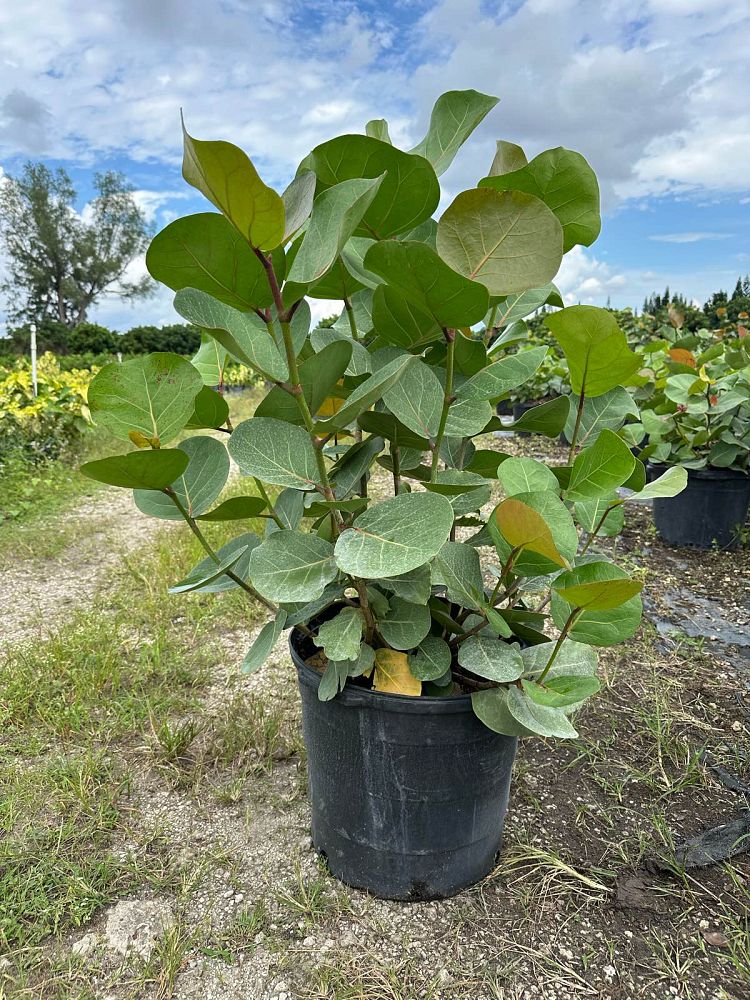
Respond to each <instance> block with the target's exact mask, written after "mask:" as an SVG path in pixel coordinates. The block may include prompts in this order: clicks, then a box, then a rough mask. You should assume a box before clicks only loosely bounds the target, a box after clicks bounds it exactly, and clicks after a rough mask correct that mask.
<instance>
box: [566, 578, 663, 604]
mask: <svg viewBox="0 0 750 1000" xmlns="http://www.w3.org/2000/svg"><path fill="white" fill-rule="evenodd" d="M554 590H555V592H556V593H557V594H559V595H560V597H562V599H563V600H564V601H567V602H568V604H570V606H571V607H573V608H585V609H587V610H589V611H611V610H612V609H613V608H619V607H620V606H621V605H622V604H624V603H625V602H626V601H629V600H630V599H631V597H635V595H636V594H640V592H641V591H642V590H643V584H642V583H641V581H640V580H631V579H630V578H629V577H625V578H623V579H621V580H598V581H594V582H592V583H577V584H573V585H572V586H569V585H567V584H566V583H565V582H564V581H561V580H560V578H558V579H557V581H556V582H555V585H554Z"/></svg>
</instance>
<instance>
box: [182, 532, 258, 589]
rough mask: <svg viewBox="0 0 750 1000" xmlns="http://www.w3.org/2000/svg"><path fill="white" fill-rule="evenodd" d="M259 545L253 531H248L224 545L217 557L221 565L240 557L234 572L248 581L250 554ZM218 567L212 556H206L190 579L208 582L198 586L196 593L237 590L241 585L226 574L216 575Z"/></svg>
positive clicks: (192, 572)
mask: <svg viewBox="0 0 750 1000" xmlns="http://www.w3.org/2000/svg"><path fill="white" fill-rule="evenodd" d="M258 545H260V539H259V538H258V536H257V535H256V534H255V533H254V532H252V531H246V532H243V534H241V535H239V536H238V537H237V538H233V539H232V540H231V542H227V544H226V545H222V547H221V548H220V549H219V550H218V551H217V553H216V556H217V558H218V560H219V563H221V564H224V563H228V562H232V561H233V559H234V557H235V556H239V558H238V559H237V561H236V562H234V563H233V565H232V567H231V568H232V572H233V573H234V574H235V576H238V577H239V578H240V579H241V580H247V574H248V564H249V562H250V554H251V553H252V551H253V549H255V548H256V547H257V546H258ZM216 565H217V564H216V561H215V560H214V559H212V558H211V556H206V558H205V559H202V560H201V561H200V562H199V563H198V565H197V566H195V567H194V568H193V569H192V570H191V571H190V577H195V578H196V579H197V578H203V579H205V580H207V581H208V582H206V583H203V584H200V585H199V586H196V587H195V588H194V589H195V590H196V591H200V592H201V593H202V594H221V593H224V592H225V591H227V590H237V588H238V587H239V584H238V583H235V581H234V580H232V579H231V578H230V577H228V576H227V575H226V573H224V574H221V573H220V574H218V575H216V574H215V573H214V569H215V567H216Z"/></svg>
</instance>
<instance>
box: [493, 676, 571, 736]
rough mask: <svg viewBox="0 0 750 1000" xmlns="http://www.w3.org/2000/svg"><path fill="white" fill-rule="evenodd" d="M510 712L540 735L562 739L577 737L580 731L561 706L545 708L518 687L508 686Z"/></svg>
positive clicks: (526, 727) (527, 727)
mask: <svg viewBox="0 0 750 1000" xmlns="http://www.w3.org/2000/svg"><path fill="white" fill-rule="evenodd" d="M506 704H507V706H508V712H509V713H510V714H511V716H512V717H513V718H514V719H515V720H516V722H518V723H519V724H520V725H522V726H523V727H524V728H525V729H529V730H530V731H531V732H532V733H537V734H538V735H539V736H557V737H559V738H561V739H575V737H576V736H578V733H577V732H576V730H575V729H574V728H573V726H572V725H571V724H570V721H569V719H568V717H567V715H566V714H565V712H563V710H562V709H561V708H545V707H544V706H543V705H537V704H536V702H533V701H532V700H531V699H530V698H528V697H527V696H526V694H525V693H524V692H523V691H520V690H519V689H518V688H517V687H511V688H508V696H507V702H506Z"/></svg>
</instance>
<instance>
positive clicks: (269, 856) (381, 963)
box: [0, 438, 750, 1000]
mask: <svg viewBox="0 0 750 1000" xmlns="http://www.w3.org/2000/svg"><path fill="white" fill-rule="evenodd" d="M494 446H496V447H499V448H502V450H508V451H513V452H515V453H524V454H531V455H542V454H547V455H549V454H553V455H556V454H557V452H556V448H555V446H554V445H549V444H547V443H546V442H544V440H543V439H540V438H530V439H525V440H519V439H517V438H514V439H510V438H502V439H495V444H494ZM560 458H561V459H562V452H560ZM128 503H129V498H127V497H125V498H124V499H123V498H122V496H119V497H115V496H114V495H113V498H112V501H111V503H110V505H109V506H108V510H107V512H106V513H105V515H104V516H103V517H101V518H100V516H99V514H96V515H94V516H92V517H90V516H89V513H88V511H86V510H85V509H84V510H82V511H80V512H79V515H78V516H80V518H81V535H80V542H79V541H77V542H76V543H75V544H74V545H71V546H70V547H69V548H67V549H65V550H64V551H63V552H62V553H61V554H60V555H59V556H58V557H57V558H56V559H55V560H54V562H52V563H50V564H48V565H40V564H39V563H38V562H35V563H33V564H29V565H24V564H23V563H21V564H20V565H19V566H17V567H15V568H14V569H13V570H11V572H10V575H7V574H6V576H5V578H4V580H3V583H2V593H1V594H0V606H2V608H3V615H4V620H3V637H4V641H5V642H6V643H7V644H8V645H9V646H15V645H16V644H18V643H20V641H21V640H22V639H25V638H27V637H28V636H29V635H34V636H37V635H40V632H39V629H40V628H41V625H40V624H35V625H33V626H30V627H29V626H27V625H25V624H24V621H25V616H24V607H25V606H26V605H27V604H29V603H30V604H31V605H32V606H34V607H37V608H38V609H39V613H40V617H39V618H38V619H37V622H38V623H39V622H43V627H44V629H45V631H48V632H52V631H54V629H55V628H56V627H57V626H58V624H59V623H60V622H61V621H62V620H63V619H64V618H65V617H66V615H67V614H68V609H69V607H70V604H71V602H73V603H74V604H76V605H77V606H80V605H81V604H84V603H86V602H96V600H98V599H100V597H98V596H97V595H100V594H101V591H102V588H104V587H106V586H111V585H114V584H110V582H109V580H110V577H109V576H106V575H100V574H107V573H108V572H109V570H108V569H107V566H108V563H107V560H106V559H103V558H102V555H101V552H102V549H103V547H104V546H103V542H104V541H106V550H107V551H108V552H113V553H117V552H122V551H127V549H128V545H129V544H130V542H131V541H132V540H133V538H135V537H137V538H138V539H139V540H140V542H141V544H143V542H144V538H145V536H144V535H140V534H139V535H137V536H134V535H133V527H132V526H133V524H135V525H138V531H139V532H140V531H144V532H148V531H151V530H153V529H152V525H153V522H148V521H145V520H144V519H142V518H141V519H139V520H137V521H131V519H130V518H129V516H127V504H128ZM169 530H171V529H169ZM169 544H170V546H173V545H176V543H173V542H171V541H170V543H169ZM612 544H613V543H611V542H608V541H607V542H604V543H603V546H604V548H605V549H606V548H607V547H609V546H611V545H612ZM614 544H616V545H617V549H618V557H619V559H620V560H621V562H623V563H624V564H625V565H626V566H627V567H628V568H629V569H631V570H632V571H633V572H637V573H640V574H642V576H643V578H644V579H645V596H646V608H647V611H646V615H645V617H644V623H643V625H642V627H641V629H640V631H639V633H638V635H637V636H636V637H635V638H634V639H633V640H631V641H629V642H628V643H626V644H624V645H623V646H620V647H615V648H614V649H611V650H604V651H603V655H602V657H601V671H600V672H601V679H602V684H603V689H602V692H601V694H600V695H599V696H598V697H597V698H595V699H593V700H592V702H591V703H590V704H589V705H588V706H587V707H586V708H585V709H584V710H583V711H582V712H581V713H580V715H579V716H578V717H577V723H576V725H577V728H578V729H579V732H580V737H579V738H578V739H577V740H574V741H569V742H546V741H543V740H535V741H525V742H523V743H522V745H521V747H520V749H519V754H518V758H517V762H516V765H515V769H514V779H513V787H512V791H511V802H510V807H509V812H508V819H507V822H506V828H505V835H504V849H503V853H502V856H501V858H500V862H499V865H498V867H497V869H496V870H495V871H494V872H493V873H492V874H491V875H490V876H489V877H488V878H487V879H486V880H485V881H484V882H483V883H482V884H481V885H478V886H476V887H475V888H473V889H470V890H468V891H466V892H463V893H461V894H459V895H458V896H456V897H454V898H453V899H450V900H446V901H444V902H432V903H414V904H399V903H391V902H385V901H380V900H376V899H374V898H371V897H368V896H367V895H366V894H364V893H361V892H359V891H355V890H351V889H348V888H346V887H345V886H343V885H341V884H340V883H338V882H337V881H335V880H334V879H332V878H331V877H330V876H329V875H328V874H327V873H326V870H325V868H324V866H323V865H322V863H321V862H320V861H319V860H318V859H317V858H316V856H315V854H314V852H313V851H312V849H311V843H310V839H309V810H308V805H307V801H306V763H305V753H304V747H303V745H302V742H301V737H300V725H299V722H300V720H299V700H298V695H297V692H296V680H295V677H294V671H293V667H292V664H291V661H290V659H289V656H288V653H287V651H286V648H285V645H284V642H283V641H282V642H280V643H279V645H278V646H277V648H276V650H275V652H274V654H273V656H272V658H271V660H270V661H269V663H267V664H266V667H265V668H264V669H263V670H262V671H261V672H260V673H259V674H256V675H253V676H251V677H245V676H243V675H241V674H240V673H239V671H238V669H237V666H236V664H237V662H238V660H240V659H241V656H242V653H243V652H244V649H245V648H246V647H247V643H248V640H249V639H250V638H251V635H252V633H253V632H254V631H256V630H257V629H258V628H259V627H260V625H261V624H262V620H261V618H260V617H259V616H258V617H257V618H256V619H255V620H254V621H248V620H247V619H245V620H241V621H240V623H239V624H236V625H235V626H232V624H231V621H232V619H231V616H229V617H228V616H227V615H222V616H219V617H217V618H216V620H215V621H214V620H212V619H206V620H204V618H201V619H200V627H199V625H198V624H196V622H197V621H198V619H196V618H190V615H191V614H193V615H197V614H198V611H196V610H195V609H201V610H200V613H201V615H206V614H208V612H205V611H203V610H202V608H203V602H205V601H206V600H207V599H206V598H202V599H198V600H197V601H194V602H193V604H192V605H189V607H190V608H192V609H193V610H192V611H189V612H182V611H177V610H171V611H170V612H169V613H170V614H171V615H172V620H173V621H174V623H175V625H174V627H175V628H182V627H183V626H184V627H187V628H188V629H192V630H193V633H194V635H195V641H197V640H198V638H199V639H200V643H201V647H202V648H205V646H206V644H208V645H209V647H210V656H209V657H208V660H209V668H208V670H207V671H206V670H205V667H204V666H202V667H201V671H202V673H201V677H200V682H198V680H195V684H194V697H193V700H192V702H191V703H190V706H189V707H188V709H185V708H184V707H182V708H180V710H179V711H175V712H173V713H172V714H171V715H170V716H168V717H167V719H166V720H165V721H164V722H162V723H160V722H159V720H158V719H155V718H154V716H153V714H151V715H150V717H149V718H148V721H147V722H139V723H137V724H134V725H133V726H132V731H131V732H128V731H125V730H118V732H117V733H112V734H107V733H104V734H102V733H101V732H100V731H97V735H96V737H95V739H94V743H95V744H96V747H97V748H103V750H104V752H105V753H106V754H107V756H108V759H110V758H111V759H114V760H115V763H116V770H117V772H118V773H124V772H127V776H128V777H127V783H126V784H125V786H124V788H123V791H122V794H121V796H120V798H119V799H118V803H117V818H116V819H114V820H113V821H112V824H111V827H110V828H108V832H107V833H106V836H105V837H103V840H102V844H103V846H102V847H98V848H97V849H102V850H106V851H107V852H108V857H113V858H115V859H116V860H117V861H118V862H119V863H121V864H127V865H128V866H130V867H129V868H128V870H129V871H131V870H132V869H134V868H137V869H138V871H141V872H148V873H149V874H148V877H146V876H145V875H144V876H139V877H138V878H130V879H129V880H128V881H127V882H126V884H125V891H121V890H120V889H119V888H118V886H117V884H115V885H114V886H112V887H111V888H110V890H109V891H108V892H107V893H103V894H102V899H101V905H98V906H96V907H93V908H92V911H91V912H90V913H88V912H87V914H86V916H85V919H76V918H75V917H74V916H73V917H71V916H70V915H69V914H67V911H65V912H66V914H67V915H66V917H65V919H62V920H61V921H60V923H59V926H58V929H57V931H56V933H53V934H52V935H49V936H46V937H43V938H42V939H41V940H40V941H39V943H38V944H35V945H34V946H33V947H31V946H27V947H24V946H23V945H16V946H15V947H12V948H8V949H7V953H6V955H5V957H3V958H0V998H2V1000H4V998H5V997H8V998H10V997H23V998H29V1000H31V998H34V1000H36V998H39V1000H41V998H44V1000H47V998H48V997H51V998H57V997H65V998H76V1000H87V998H94V997H96V998H108V1000H110V998H111V1000H125V998H162V997H175V998H179V1000H213V998H217V1000H218V998H227V1000H240V998H241V1000H306V998H335V1000H381V998H382V1000H417V998H428V1000H448V998H451V1000H453V998H467V1000H527V998H528V1000H532V998H533V1000H537V998H543V1000H564V998H569V997H588V996H591V997H593V996H600V997H606V998H621V997H623V998H624V997H634V998H646V1000H665V998H668V997H684V998H694V1000H743V998H748V997H750V926H749V923H748V920H749V916H748V914H749V913H750V853H747V854H741V853H739V854H737V855H736V856H735V857H734V858H733V859H732V860H731V861H728V862H723V863H719V864H712V865H708V866H706V867H701V868H685V867H683V866H682V865H681V864H680V862H679V860H676V857H677V858H678V857H679V844H680V842H681V841H683V840H684V839H685V838H690V837H693V836H696V835H698V834H700V833H701V832H702V831H704V830H706V829H710V828H712V827H716V826H719V825H721V824H726V823H727V822H729V821H731V820H734V819H737V818H738V817H741V816H742V814H743V811H744V810H747V809H748V808H750V794H749V793H748V789H747V786H748V785H750V764H749V761H750V685H749V683H748V682H749V680H750V677H749V675H748V655H750V645H748V642H749V640H748V635H747V623H748V620H750V606H749V604H748V593H749V592H750V551H748V550H747V549H745V550H743V551H741V552H737V553H732V554H730V555H727V554H724V553H714V552H691V551H689V550H677V549H669V548H668V547H666V546H664V545H663V544H662V543H661V542H660V541H659V539H658V538H657V537H656V535H655V532H654V530H653V528H652V525H651V515H650V511H649V510H648V509H641V510H638V511H635V512H632V511H631V512H630V514H629V518H628V522H627V527H626V530H625V532H624V535H623V536H622V537H621V539H620V540H619V541H617V542H616V543H614ZM174 552H175V553H176V552H177V550H176V549H174ZM113 558H119V557H113ZM174 558H175V559H177V558H178V555H177V554H175V556H174ZM110 568H111V567H110ZM136 569H137V571H138V572H141V573H143V572H144V570H143V568H140V569H138V568H137V567H136ZM52 576H54V577H55V579H56V580H57V581H58V582H59V586H57V585H56V587H55V588H54V589H52V590H50V589H45V590H44V597H43V598H42V596H41V588H40V589H39V590H36V589H35V587H36V586H37V585H36V584H35V581H37V580H39V579H42V578H44V579H47V580H49V579H50V577H52ZM22 605H23V607H22ZM96 607H97V605H96V604H95V603H94V610H96ZM177 607H179V605H176V604H175V605H174V606H173V605H170V608H177ZM230 610H231V609H230ZM181 616H182V617H181ZM183 617H184V618H185V622H183ZM147 620H148V619H147V618H146V617H144V619H143V621H140V622H139V625H138V628H139V629H140V632H139V635H140V636H141V637H143V636H144V635H148V625H147ZM144 622H146V624H144ZM185 623H186V624H185ZM133 627H134V628H135V626H133ZM29 628H31V631H29ZM125 641H126V640H123V639H122V638H118V639H117V642H120V643H122V642H125ZM191 641H192V640H191ZM118 648H119V647H118ZM196 648H197V647H196ZM189 659H190V658H189V657H188V661H189ZM50 669H54V665H53V664H52V663H51V664H50ZM196 669H197V668H196ZM11 721H12V720H11ZM165 725H166V728H165ZM69 739H70V736H69V735H68V736H63V737H61V739H60V741H59V742H58V743H55V744H53V743H51V742H50V741H47V742H46V743H45V745H44V747H43V748H42V749H41V751H40V753H41V754H42V755H43V756H44V755H48V754H49V753H51V752H53V751H55V752H58V751H59V752H67V753H70V752H72V751H71V748H70V745H69V744H68V743H67V742H66V741H69ZM87 745H88V744H87ZM14 747H15V748H14V749H12V750H8V748H7V747H6V748H5V750H3V744H2V743H1V742H0V752H5V754H6V756H5V762H6V763H7V762H8V761H9V760H10V758H11V757H12V756H13V755H16V758H17V760H19V761H20V762H21V764H22V765H23V764H24V762H26V763H28V758H27V757H26V756H24V754H23V753H19V751H18V749H17V745H16V744H14ZM0 762H2V757H0ZM728 779H735V784H734V786H733V787H729V786H730V785H731V784H732V782H731V780H728ZM743 787H744V788H745V791H744V792H743V791H742V788H743ZM16 822H18V821H17V820H16ZM9 829H10V830H11V832H12V829H13V828H12V827H9ZM676 850H677V854H676ZM155 871H156V872H158V873H159V874H158V877H157V876H156V875H155V874H154V872H155ZM2 885H3V863H2V857H0V888H1V887H2ZM131 903H132V904H134V905H133V906H128V905H125V904H131ZM118 935H119V936H118ZM0 940H1V939H0ZM123 940H124V941H125V944H123ZM136 946H137V947H136ZM128 949H130V950H129V953H128V954H127V956H123V954H122V952H123V951H128ZM1 950H2V948H1V947H0V951H1Z"/></svg>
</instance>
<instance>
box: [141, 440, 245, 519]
mask: <svg viewBox="0 0 750 1000" xmlns="http://www.w3.org/2000/svg"><path fill="white" fill-rule="evenodd" d="M178 447H179V450H180V451H183V452H185V454H186V455H187V457H188V465H187V468H186V469H185V471H184V472H183V473H182V475H181V476H180V477H179V478H177V479H175V480H174V481H173V482H172V483H171V486H172V489H173V490H174V492H175V493H176V495H177V499H178V500H179V501H180V503H181V504H182V506H183V507H184V508H185V510H186V511H187V512H188V514H189V515H190V517H198V516H200V515H201V514H205V512H206V511H207V510H209V509H210V507H211V504H213V503H214V501H215V500H216V498H217V497H218V496H219V494H220V493H221V491H222V490H223V489H224V486H225V485H226V481H227V479H228V478H229V456H228V455H227V450H226V448H225V447H224V445H223V444H222V443H221V441H217V440H216V439H215V438H210V437H191V438H187V439H186V440H185V441H181V442H180V444H179V446H178ZM146 454H148V453H146ZM133 499H134V500H135V505H136V507H137V508H138V509H139V510H140V511H142V512H143V513H144V514H150V515H151V516H152V517H160V518H163V519H164V520H167V521H181V520H182V514H181V513H180V512H179V510H178V509H177V507H176V506H175V504H174V503H173V501H172V498H171V497H169V496H167V495H166V494H165V493H161V492H159V491H158V490H140V489H137V490H136V491H135V493H134V495H133Z"/></svg>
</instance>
